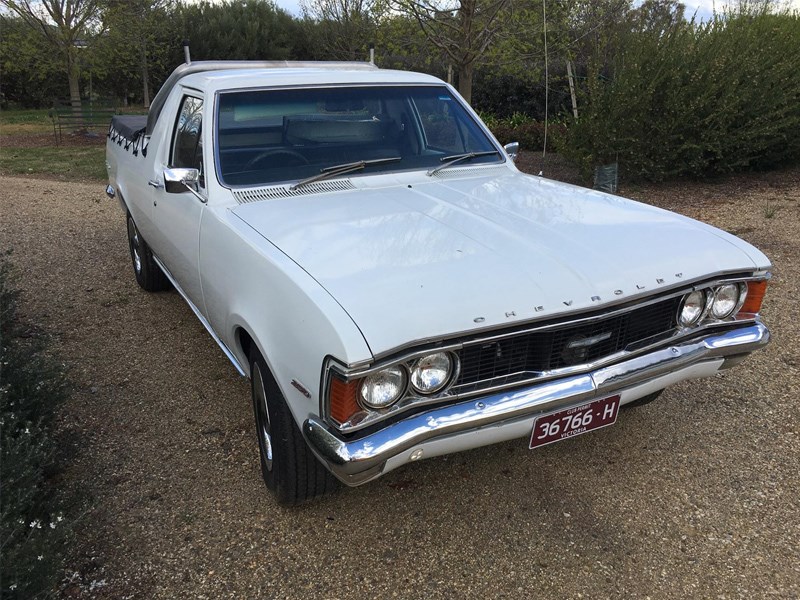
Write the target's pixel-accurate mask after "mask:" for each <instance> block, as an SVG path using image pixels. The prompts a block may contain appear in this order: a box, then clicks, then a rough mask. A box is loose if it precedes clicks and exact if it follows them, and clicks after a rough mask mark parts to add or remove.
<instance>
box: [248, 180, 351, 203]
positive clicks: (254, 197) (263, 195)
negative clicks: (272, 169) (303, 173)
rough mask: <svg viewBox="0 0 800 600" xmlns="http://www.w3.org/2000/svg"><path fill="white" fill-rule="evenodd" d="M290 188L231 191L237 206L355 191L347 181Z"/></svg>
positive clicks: (321, 182) (278, 187) (275, 187)
mask: <svg viewBox="0 0 800 600" xmlns="http://www.w3.org/2000/svg"><path fill="white" fill-rule="evenodd" d="M290 187H291V186H290V185H274V186H270V187H262V188H252V189H249V190H233V197H234V198H236V201H237V202H238V203H239V204H247V203H249V202H261V201H262V200H275V199H277V198H291V197H292V196H306V195H308V194H324V193H326V192H343V191H347V190H354V189H356V188H355V186H354V185H353V184H352V183H351V182H350V180H349V179H334V180H333V181H317V182H315V183H309V184H307V185H304V186H303V187H301V188H298V189H296V190H292V189H290Z"/></svg>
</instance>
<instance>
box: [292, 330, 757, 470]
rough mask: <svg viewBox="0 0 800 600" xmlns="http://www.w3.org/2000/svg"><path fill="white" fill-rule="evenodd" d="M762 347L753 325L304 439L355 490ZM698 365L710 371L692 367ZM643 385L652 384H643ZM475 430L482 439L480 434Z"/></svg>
mask: <svg viewBox="0 0 800 600" xmlns="http://www.w3.org/2000/svg"><path fill="white" fill-rule="evenodd" d="M768 342H769V330H768V329H767V327H766V326H765V325H764V324H763V323H761V322H755V323H752V324H750V325H747V326H745V327H739V328H737V329H733V330H729V331H725V332H722V333H717V334H711V335H706V336H705V337H703V338H701V339H692V340H688V341H685V342H682V343H680V344H676V345H674V346H669V347H667V348H663V349H661V350H657V351H654V352H650V353H648V354H644V355H642V356H637V357H635V358H631V359H629V360H626V361H623V362H620V363H617V364H615V365H612V366H609V367H604V368H601V369H597V370H596V371H592V372H590V373H584V374H582V375H575V376H571V377H565V378H563V379H557V380H552V381H547V382H543V383H541V384H538V385H533V386H529V387H525V388H522V389H515V390H506V391H504V392H501V393H496V394H492V395H488V396H484V397H479V398H472V399H470V400H466V401H462V402H459V403H457V404H449V405H447V406H442V407H440V408H435V409H432V410H428V411H426V412H423V413H419V414H416V415H413V416H410V417H408V418H406V419H403V420H401V421H397V422H395V423H392V424H391V425H387V426H386V427H384V428H383V429H381V430H379V431H376V432H374V433H371V434H368V435H364V436H363V437H359V438H356V439H351V440H345V439H343V438H342V437H341V436H340V434H339V433H338V432H337V431H336V430H335V429H334V428H333V427H331V426H329V425H327V424H326V423H324V422H323V421H321V420H319V419H316V418H310V419H308V420H306V422H305V423H304V424H303V435H304V436H305V439H306V441H307V442H308V444H309V446H310V447H311V449H312V450H313V451H314V453H315V454H316V455H317V457H318V458H319V459H320V460H321V461H322V462H323V463H324V464H326V465H327V466H328V468H329V469H330V470H331V472H332V473H333V474H334V475H336V477H338V478H339V479H340V480H341V481H342V482H343V483H345V484H347V485H350V486H355V485H360V484H362V483H366V482H368V481H370V480H372V479H375V478H377V477H380V476H381V475H383V474H384V473H386V472H388V471H390V470H392V469H393V468H396V467H397V466H400V464H403V463H404V462H406V461H407V460H416V459H417V458H419V457H421V456H422V455H423V449H424V448H425V447H426V446H427V445H431V446H435V445H436V444H435V442H438V441H441V440H451V438H457V437H459V436H465V435H466V436H469V437H468V439H466V440H461V442H460V443H450V445H449V449H448V448H446V447H445V449H444V450H443V449H442V448H443V445H442V444H438V447H436V448H435V449H434V453H433V454H430V455H433V456H435V455H436V454H443V453H446V452H448V451H456V450H459V449H465V448H469V447H479V446H482V445H484V444H487V443H493V442H495V441H499V440H501V439H513V437H519V434H520V432H522V435H525V433H524V431H529V430H530V426H531V425H532V422H533V418H534V417H536V416H537V415H539V414H541V413H547V412H551V411H554V410H559V409H561V408H566V407H568V406H570V405H576V404H580V403H583V402H585V401H587V400H591V399H593V398H596V397H603V396H610V395H613V394H617V393H621V392H624V391H633V392H638V393H633V394H628V395H627V398H626V397H625V395H623V399H622V402H623V403H625V402H630V401H632V400H635V399H636V398H637V397H642V396H644V395H646V394H648V393H651V392H652V391H656V390H657V389H660V388H661V387H663V385H662V384H672V383H676V382H677V381H682V380H685V379H692V378H695V377H702V376H707V375H710V374H713V373H714V372H716V371H717V370H719V369H720V368H724V367H725V366H729V365H732V364H734V363H736V362H738V361H739V360H740V359H741V358H743V357H744V356H745V355H747V354H749V353H750V352H753V351H754V350H758V349H759V348H762V347H764V346H766V344H767V343H768ZM726 362H728V363H729V365H726V364H725V363H726ZM703 364H705V365H707V366H708V367H710V368H708V369H697V368H696V367H697V366H699V365H703ZM648 383H652V384H653V385H649V386H648V385H647V384H648ZM654 386H655V388H654ZM502 428H505V435H503V434H499V435H498V430H499V429H502ZM481 430H483V431H485V432H486V435H484V436H481V435H480V433H479V432H480V431H481ZM490 431H491V432H492V433H491V434H489V432H490ZM476 434H477V436H476ZM510 434H513V435H510ZM451 441H452V440H451ZM427 456H428V455H427V454H426V455H425V457H427ZM393 459H394V460H393ZM400 459H402V460H400Z"/></svg>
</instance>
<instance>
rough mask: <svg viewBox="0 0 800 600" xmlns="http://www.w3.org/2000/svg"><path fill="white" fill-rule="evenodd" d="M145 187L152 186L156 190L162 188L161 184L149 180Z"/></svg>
mask: <svg viewBox="0 0 800 600" xmlns="http://www.w3.org/2000/svg"><path fill="white" fill-rule="evenodd" d="M147 185H152V186H153V187H154V188H156V189H159V188H162V187H164V184H163V183H161V182H160V181H156V180H155V179H151V180H150V181H148V182H147Z"/></svg>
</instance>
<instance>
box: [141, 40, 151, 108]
mask: <svg viewBox="0 0 800 600" xmlns="http://www.w3.org/2000/svg"><path fill="white" fill-rule="evenodd" d="M149 79H150V75H149V74H148V72H147V39H146V38H142V88H143V89H142V96H143V98H144V107H145V108H150V82H149V81H148V80H149Z"/></svg>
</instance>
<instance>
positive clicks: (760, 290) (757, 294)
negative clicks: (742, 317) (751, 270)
mask: <svg viewBox="0 0 800 600" xmlns="http://www.w3.org/2000/svg"><path fill="white" fill-rule="evenodd" d="M766 291H767V281H766V280H762V281H748V282H747V297H746V298H745V299H744V304H742V308H741V309H739V312H740V313H751V314H756V313H757V312H758V311H760V310H761V302H762V301H763V300H764V294H765V293H766Z"/></svg>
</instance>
